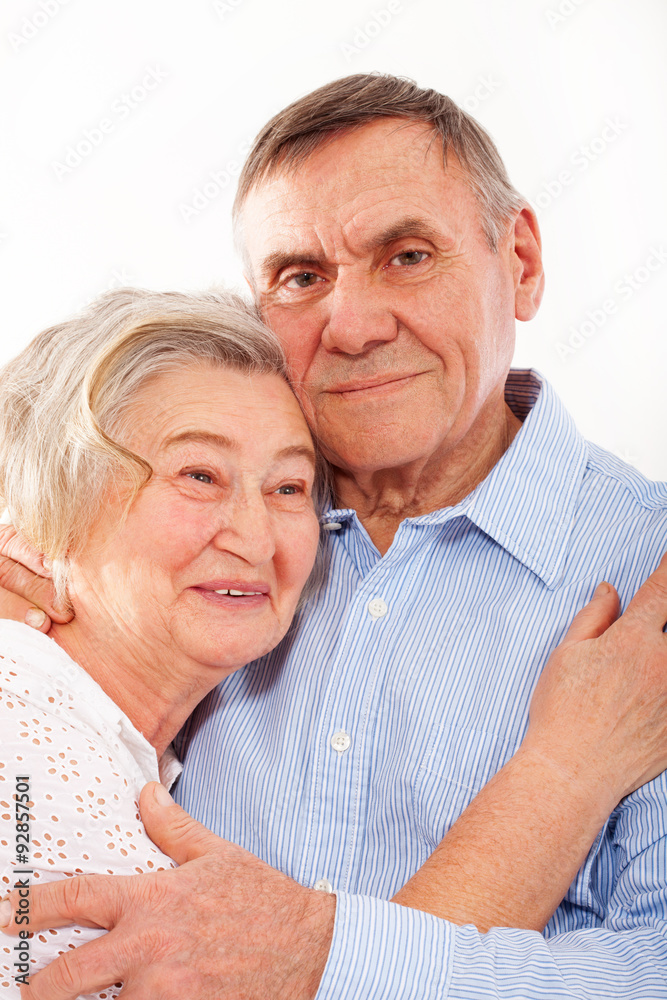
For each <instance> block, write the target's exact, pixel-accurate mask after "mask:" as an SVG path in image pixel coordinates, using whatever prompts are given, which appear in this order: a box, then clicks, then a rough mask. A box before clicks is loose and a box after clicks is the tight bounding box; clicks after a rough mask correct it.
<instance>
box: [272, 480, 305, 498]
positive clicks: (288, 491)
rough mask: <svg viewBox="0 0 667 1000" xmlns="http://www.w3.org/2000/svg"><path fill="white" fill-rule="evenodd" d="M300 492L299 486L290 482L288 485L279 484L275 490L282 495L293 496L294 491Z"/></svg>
mask: <svg viewBox="0 0 667 1000" xmlns="http://www.w3.org/2000/svg"><path fill="white" fill-rule="evenodd" d="M300 492H301V490H300V489H299V487H298V486H294V485H293V484H292V483H290V484H289V486H279V487H278V489H277V490H276V493H280V494H281V496H284V497H291V496H294V494H295V493H300Z"/></svg>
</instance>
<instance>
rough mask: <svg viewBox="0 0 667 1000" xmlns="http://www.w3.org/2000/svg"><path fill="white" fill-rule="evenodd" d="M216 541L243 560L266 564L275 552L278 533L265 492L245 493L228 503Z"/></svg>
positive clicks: (215, 543)
mask: <svg viewBox="0 0 667 1000" xmlns="http://www.w3.org/2000/svg"><path fill="white" fill-rule="evenodd" d="M213 544H214V545H215V547H216V548H218V549H219V550H220V551H222V552H229V553H230V554H231V555H234V556H237V557H238V558H239V559H242V560H243V561H244V562H245V563H247V564H248V565H249V566H264V565H266V564H267V563H270V562H271V560H272V559H273V556H274V555H275V551H276V545H275V535H274V531H273V525H272V521H271V517H270V515H269V511H268V510H267V509H266V504H265V503H264V497H263V495H262V494H261V493H260V492H259V491H257V492H253V493H248V492H244V493H242V494H240V495H239V496H237V497H236V498H235V501H234V502H233V503H232V504H226V505H225V510H224V524H222V525H221V526H220V527H219V529H218V531H217V532H216V534H215V537H214V539H213Z"/></svg>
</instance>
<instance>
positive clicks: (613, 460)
mask: <svg viewBox="0 0 667 1000" xmlns="http://www.w3.org/2000/svg"><path fill="white" fill-rule="evenodd" d="M586 445H587V448H588V455H587V461H586V475H585V476H584V482H583V486H584V491H586V490H590V489H593V488H595V489H596V490H597V492H598V493H599V492H601V491H607V492H608V493H609V494H610V495H613V494H618V493H621V494H624V495H626V496H627V500H628V503H629V504H633V503H634V504H636V506H637V509H638V511H639V510H646V511H655V512H656V513H658V515H659V514H660V512H662V513H665V514H667V482H662V481H660V480H654V479H649V478H648V477H647V476H645V475H643V473H641V472H640V471H639V470H638V469H636V468H634V466H632V465H630V464H629V463H628V462H626V461H624V460H623V459H622V458H619V457H618V455H614V454H613V453H612V452H610V451H606V450H605V449H604V448H601V447H600V446H599V445H596V444H593V442H591V441H587V442H586ZM666 543H667V539H666Z"/></svg>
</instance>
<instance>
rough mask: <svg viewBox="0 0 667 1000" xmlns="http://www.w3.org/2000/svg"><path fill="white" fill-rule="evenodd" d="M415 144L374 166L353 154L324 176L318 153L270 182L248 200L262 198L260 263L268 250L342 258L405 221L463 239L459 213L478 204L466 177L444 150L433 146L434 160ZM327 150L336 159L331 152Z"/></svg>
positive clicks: (257, 211) (257, 212)
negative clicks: (396, 222)
mask: <svg viewBox="0 0 667 1000" xmlns="http://www.w3.org/2000/svg"><path fill="white" fill-rule="evenodd" d="M428 138H429V139H430V137H428ZM332 145H333V144H332ZM415 145H416V144H412V145H410V146H409V147H408V148H407V149H406V148H401V147H399V149H398V150H395V151H394V154H395V155H392V153H391V151H390V150H387V151H386V155H385V154H384V151H383V153H382V156H381V157H380V161H379V162H377V161H375V162H373V163H372V164H370V165H367V164H366V163H365V161H364V157H363V156H361V155H360V154H361V153H363V150H361V151H360V150H356V151H352V154H351V156H350V157H347V158H346V157H345V156H340V155H339V156H337V158H336V162H334V163H331V162H329V169H328V170H326V171H321V170H319V169H318V168H319V166H320V165H319V164H318V163H317V162H313V161H314V159H315V157H316V155H317V154H313V157H311V158H310V159H309V160H307V161H306V163H305V164H304V165H303V168H302V170H301V173H300V174H299V175H298V176H295V175H293V174H291V173H282V174H279V175H277V176H276V177H274V178H272V179H271V180H269V181H267V182H266V184H265V185H263V186H262V187H261V188H259V189H257V191H256V192H254V193H251V194H250V195H249V202H251V201H253V196H254V198H255V199H256V200H255V201H254V204H253V205H252V206H250V205H249V207H250V208H251V213H250V214H254V219H253V228H254V230H255V233H256V237H257V243H256V244H255V246H256V248H257V249H258V250H259V253H258V254H257V257H256V260H259V259H264V258H265V257H266V252H267V250H268V249H269V245H270V249H271V250H275V249H280V250H283V249H284V250H289V251H294V252H298V253H301V252H304V253H306V254H307V253H308V252H312V253H313V254H314V255H315V252H316V251H317V252H318V255H321V254H322V253H324V255H325V256H326V257H328V258H329V259H339V258H340V257H341V255H344V254H348V253H349V254H354V253H356V252H357V247H359V246H360V245H361V244H363V243H364V242H367V241H368V238H369V236H371V237H372V235H373V234H374V233H375V232H381V231H383V230H385V229H386V228H387V227H388V225H390V224H391V221H392V220H393V219H400V218H405V217H415V218H420V217H421V218H424V219H427V220H429V221H430V222H431V223H432V225H433V227H434V228H435V229H439V230H442V231H443V235H446V236H448V237H449V238H451V237H456V236H459V235H460V232H461V218H460V216H461V213H462V212H463V214H464V215H467V214H469V211H470V208H471V205H470V204H468V205H466V204H465V203H466V202H468V203H470V202H471V201H474V196H472V193H471V191H470V190H469V185H468V184H467V183H466V180H465V176H464V172H463V171H462V169H461V168H460V167H459V166H458V164H457V163H454V162H452V163H450V165H449V166H448V169H447V171H445V170H444V167H443V163H442V159H441V151H440V147H439V145H436V146H435V148H433V147H431V150H430V153H431V156H430V159H429V149H428V145H427V144H426V146H425V147H424V148H422V145H421V143H420V144H419V145H418V146H417V148H415ZM325 151H326V152H329V154H331V152H332V150H331V147H328V148H327V150H325ZM339 152H340V151H339ZM372 154H373V151H372V150H371V151H370V155H371V157H372ZM322 155H323V153H320V156H322ZM360 159H361V161H362V162H361V163H360V162H359V160H360ZM425 160H427V161H428V162H427V163H426V169H424V167H425ZM324 166H326V163H324ZM371 167H372V169H371ZM252 209H254V212H253V211H252ZM473 210H476V204H475V205H474V209H473Z"/></svg>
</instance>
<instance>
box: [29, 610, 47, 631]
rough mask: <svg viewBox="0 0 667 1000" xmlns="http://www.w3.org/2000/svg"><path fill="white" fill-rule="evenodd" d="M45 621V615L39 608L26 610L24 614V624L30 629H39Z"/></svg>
mask: <svg viewBox="0 0 667 1000" xmlns="http://www.w3.org/2000/svg"><path fill="white" fill-rule="evenodd" d="M45 621H46V615H45V614H44V612H43V611H40V609H39V608H28V610H27V611H26V613H25V623H26V625H29V626H30V628H41V627H42V625H43V624H44V622H45Z"/></svg>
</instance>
